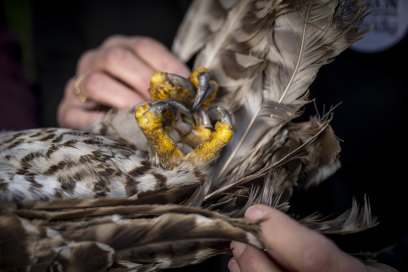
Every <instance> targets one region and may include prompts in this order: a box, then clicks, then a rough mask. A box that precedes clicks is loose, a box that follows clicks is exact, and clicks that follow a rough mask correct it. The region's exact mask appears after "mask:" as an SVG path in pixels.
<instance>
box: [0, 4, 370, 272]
mask: <svg viewBox="0 0 408 272" xmlns="http://www.w3.org/2000/svg"><path fill="white" fill-rule="evenodd" d="M366 6H367V3H366V1H365V0H270V1H267V0H229V1H228V0H209V1H199V0H196V1H194V3H193V5H192V6H191V8H190V10H189V11H188V14H187V16H186V18H185V20H184V22H183V23H182V25H181V27H180V31H179V33H178V34H177V37H176V40H175V42H174V46H173V50H174V52H175V53H176V54H177V55H178V56H179V57H180V58H181V59H182V60H185V61H187V60H188V59H189V58H191V57H193V56H194V55H196V54H198V55H197V57H196V60H195V66H206V67H207V68H209V70H210V71H211V77H212V78H214V79H215V80H217V81H218V83H219V84H220V90H219V94H218V96H217V98H216V99H215V100H214V102H213V103H215V104H218V105H221V106H224V107H225V108H227V109H228V110H229V111H230V112H231V113H232V115H233V116H232V117H233V119H234V122H235V126H234V129H235V136H234V137H233V139H232V141H230V143H229V144H228V145H227V147H226V148H225V150H224V152H223V154H222V155H221V156H220V158H219V159H218V160H217V161H216V162H215V163H214V164H211V165H204V166H200V167H193V166H191V165H189V164H181V165H179V166H178V167H176V168H174V169H170V170H169V169H162V168H160V166H159V165H157V164H155V163H154V162H153V161H152V158H149V156H148V155H147V151H148V148H147V146H148V144H147V143H148V141H147V140H146V138H145V137H144V136H143V134H142V132H141V130H140V129H139V127H138V126H137V125H136V122H134V120H133V114H134V111H135V108H132V109H130V110H126V111H115V110H112V111H110V113H108V114H107V115H106V116H105V117H104V119H102V120H101V121H99V122H97V123H95V124H93V125H92V126H91V127H90V128H88V132H78V131H72V130H65V129H38V130H29V131H21V132H8V133H3V134H0V139H1V144H0V200H3V201H14V202H16V203H17V204H15V203H11V202H4V203H1V205H0V240H1V247H2V254H0V267H12V268H15V267H19V268H24V269H28V270H29V269H32V270H47V269H51V268H52V269H54V270H71V271H80V270H83V271H90V270H108V269H113V270H115V269H117V270H134V271H154V270H157V269H164V268H169V267H179V266H184V265H187V264H191V263H197V262H200V261H203V260H205V259H207V258H209V257H211V256H213V255H216V254H221V253H230V250H229V246H228V244H229V241H231V240H236V241H241V242H244V243H248V244H251V245H254V246H256V247H258V248H263V244H262V240H261V236H260V232H259V226H258V224H257V222H248V221H247V220H245V219H237V218H234V217H242V216H243V214H244V212H245V210H246V209H247V208H248V207H249V206H250V205H253V204H256V203H262V204H266V205H269V206H272V207H275V208H278V209H280V210H282V211H284V212H288V209H289V207H290V204H291V202H290V200H291V196H292V191H293V189H294V187H295V186H299V187H301V188H305V189H307V188H309V187H310V186H314V185H317V184H319V183H320V182H321V181H322V180H324V179H325V178H326V177H327V176H328V175H331V174H332V173H333V172H334V171H335V170H336V169H337V168H338V167H339V161H338V153H339V152H340V146H339V144H338V139H337V138H336V136H335V134H334V132H333V131H332V129H331V127H330V121H331V119H332V113H331V112H329V113H327V114H325V115H324V116H323V117H321V118H320V117H311V118H310V120H309V121H306V122H302V123H296V122H293V119H295V118H296V117H297V116H299V115H300V114H301V109H302V107H303V106H304V105H305V104H306V103H308V88H309V86H310V84H311V83H312V82H313V80H314V78H315V76H316V74H317V72H318V70H319V68H320V67H321V66H322V65H324V64H327V63H329V62H330V61H332V59H333V58H334V57H335V56H337V55H338V54H339V53H340V52H342V51H343V50H344V49H346V48H347V47H348V46H349V45H350V44H351V43H352V42H354V41H355V40H357V39H359V38H360V37H361V35H363V34H364V31H359V25H360V23H361V21H362V19H363V18H364V16H365V14H366ZM27 150H28V151H27ZM95 152H96V153H95ZM149 159H150V160H149ZM47 184H48V185H47ZM103 197H105V198H103ZM60 198H62V200H58V199H60ZM81 198H82V199H81ZM56 199H57V200H56ZM24 200H25V201H27V200H33V202H24ZM43 200H50V201H47V202H44V201H43ZM147 204H149V205H147ZM153 204H154V205H153ZM157 204H160V205H157ZM171 204H178V206H174V205H171ZM192 206H195V207H196V208H193V207H192ZM215 211H217V212H215ZM293 217H295V218H296V215H293ZM299 222H301V223H302V224H305V225H306V226H308V227H310V228H312V229H315V230H318V231H321V232H323V233H336V234H347V233H352V232H355V231H360V230H364V229H366V228H369V227H372V226H374V225H376V221H375V218H371V217H370V208H369V205H368V201H367V200H366V203H365V205H364V208H362V209H360V208H359V207H358V205H357V204H356V202H355V201H353V207H352V208H351V210H350V211H346V212H345V213H344V214H342V215H340V216H339V217H338V218H336V219H329V220H323V219H322V217H320V216H317V215H311V216H309V217H306V218H303V219H299ZM258 223H259V222H258ZM5 248H7V250H6V251H3V249H5ZM3 252H5V254H3Z"/></svg>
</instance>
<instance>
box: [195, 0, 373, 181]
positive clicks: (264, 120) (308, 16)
mask: <svg viewBox="0 0 408 272" xmlns="http://www.w3.org/2000/svg"><path fill="white" fill-rule="evenodd" d="M273 2H274V3H278V4H279V5H278V7H275V10H276V11H275V12H276V19H275V20H274V21H273V24H272V25H271V26H272V27H271V28H269V29H268V33H269V34H268V35H267V37H269V39H268V42H269V43H268V44H267V46H266V48H265V51H266V53H265V56H264V59H263V64H264V67H262V69H260V71H259V74H258V75H257V76H255V75H254V74H253V73H252V77H257V78H258V80H257V81H254V82H253V85H251V89H250V91H246V92H245V93H246V96H245V99H246V101H247V102H246V103H244V104H243V105H242V106H241V107H240V108H239V111H237V112H236V117H237V118H236V120H240V123H239V126H237V127H239V129H238V130H237V131H236V132H235V137H234V139H233V140H232V142H231V143H230V144H229V145H228V146H227V148H226V151H225V154H224V157H222V159H221V160H220V163H219V165H218V169H219V170H218V173H216V175H217V177H219V178H220V179H224V178H225V177H226V176H227V175H228V173H229V172H230V171H231V170H232V169H233V168H234V167H235V166H236V165H240V164H243V163H245V161H246V159H245V158H246V157H247V156H248V150H251V148H250V147H253V146H255V143H258V144H264V143H268V142H269V141H271V139H272V137H273V136H274V135H275V134H276V133H277V131H279V129H280V128H281V127H282V126H283V125H284V124H286V123H287V122H288V121H290V120H291V119H293V118H295V117H296V116H297V114H298V112H299V109H300V108H301V107H302V106H304V105H305V104H306V103H307V95H308V88H309V86H310V84H311V83H312V82H313V80H314V78H315V76H316V74H317V72H318V70H319V68H320V67H321V66H322V65H324V64H327V63H329V62H330V61H331V60H332V59H333V58H334V57H335V56H337V55H338V54H339V53H340V52H342V51H343V50H345V49H346V48H347V47H348V46H349V45H350V44H351V43H352V42H354V41H356V40H357V39H359V38H360V37H362V35H363V34H364V31H359V30H358V29H359V25H360V23H361V20H362V18H364V15H365V9H366V3H365V1H358V2H357V1H329V0H304V1H273ZM351 7H353V10H352V11H353V12H352V13H351V12H350V10H351ZM272 17H273V16H272ZM274 18H275V17H274ZM269 25H270V24H268V26H269ZM203 52H204V51H203ZM251 53H252V51H251V52H248V55H250V54H251ZM213 54H214V53H213ZM220 54H221V53H220ZM260 90H261V91H260ZM235 95H237V96H238V98H234V96H235ZM226 96H227V97H228V101H229V102H228V104H231V103H234V104H236V105H240V104H241V103H242V100H243V99H242V98H240V97H239V95H238V94H235V93H230V95H226ZM221 102H222V101H221ZM234 108H237V107H234ZM248 115H249V116H248ZM252 150H253V151H252V152H257V150H256V149H252Z"/></svg>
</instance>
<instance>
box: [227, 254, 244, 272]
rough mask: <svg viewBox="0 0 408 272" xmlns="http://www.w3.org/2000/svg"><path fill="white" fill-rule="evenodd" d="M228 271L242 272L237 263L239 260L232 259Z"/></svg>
mask: <svg viewBox="0 0 408 272" xmlns="http://www.w3.org/2000/svg"><path fill="white" fill-rule="evenodd" d="M228 269H229V271H231V272H240V271H241V269H240V268H239V265H238V262H237V260H236V259H235V258H234V257H232V258H231V259H230V260H229V262H228Z"/></svg>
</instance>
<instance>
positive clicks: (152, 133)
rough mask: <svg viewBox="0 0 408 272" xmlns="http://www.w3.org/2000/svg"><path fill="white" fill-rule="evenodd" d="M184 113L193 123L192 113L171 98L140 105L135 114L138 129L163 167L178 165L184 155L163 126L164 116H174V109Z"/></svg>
mask: <svg viewBox="0 0 408 272" xmlns="http://www.w3.org/2000/svg"><path fill="white" fill-rule="evenodd" d="M176 110H177V111H180V112H182V113H184V114H185V115H186V116H187V117H188V118H190V119H191V120H192V122H193V123H195V120H194V116H193V115H192V113H191V112H190V111H189V110H188V109H187V108H186V107H185V106H183V105H182V104H180V103H178V102H176V101H172V100H161V101H156V102H153V103H147V104H145V105H142V106H140V107H139V108H138V109H137V111H136V114H135V117H136V119H137V122H138V125H139V127H140V129H141V130H142V131H143V133H144V134H145V136H146V138H147V139H148V141H149V142H150V144H151V145H152V146H153V148H154V149H155V150H156V152H157V155H158V156H159V160H160V163H161V164H162V166H163V167H164V168H167V169H169V168H173V167H175V166H177V165H179V164H180V163H181V161H182V159H183V157H184V155H183V153H182V152H181V151H180V149H179V148H178V146H177V144H176V142H175V141H174V140H173V139H172V138H171V137H170V136H169V135H168V134H167V132H166V131H165V130H164V128H163V122H164V120H165V119H166V118H174V115H175V111H176Z"/></svg>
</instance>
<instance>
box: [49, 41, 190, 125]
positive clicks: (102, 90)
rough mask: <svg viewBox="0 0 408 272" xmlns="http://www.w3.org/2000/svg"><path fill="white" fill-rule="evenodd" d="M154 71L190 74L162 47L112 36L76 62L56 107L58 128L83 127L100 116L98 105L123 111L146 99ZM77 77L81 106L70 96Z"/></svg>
mask: <svg viewBox="0 0 408 272" xmlns="http://www.w3.org/2000/svg"><path fill="white" fill-rule="evenodd" d="M156 71H162V72H168V73H174V74H178V75H181V76H184V77H188V76H189V75H190V71H189V69H188V68H187V66H185V65H184V64H183V63H182V62H181V61H180V60H178V59H177V58H176V57H175V56H174V55H173V54H172V53H171V52H170V51H169V50H168V49H167V48H166V47H165V46H164V45H163V44H161V43H160V42H158V41H156V40H154V39H151V38H148V37H125V36H112V37H109V38H108V39H107V40H106V41H104V42H103V44H102V45H101V46H100V47H99V48H96V49H93V50H89V51H86V52H85V53H84V54H83V55H82V56H81V57H80V59H79V61H78V64H77V69H76V76H74V77H73V78H71V79H70V80H69V81H68V82H67V84H66V86H65V91H64V98H63V100H62V101H61V103H60V105H59V107H58V116H57V117H58V122H59V125H60V126H62V127H68V128H73V129H81V128H84V127H86V126H88V125H90V124H91V123H93V122H94V121H96V120H97V119H100V118H102V117H103V115H104V112H101V111H98V106H99V105H105V106H109V107H113V108H117V109H126V108H129V107H132V106H134V105H136V104H139V103H142V102H146V101H148V100H149V95H148V89H149V80H150V77H151V75H152V74H153V73H154V72H156ZM79 75H81V76H82V77H83V79H82V80H81V81H80V84H79V88H80V90H81V94H82V95H83V96H85V97H87V101H86V102H85V103H82V102H81V101H80V100H79V99H78V97H76V95H75V94H74V80H75V78H76V77H77V76H79Z"/></svg>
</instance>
